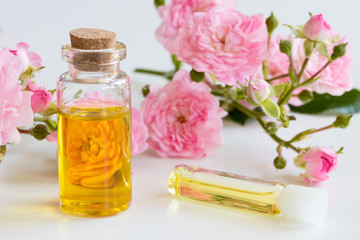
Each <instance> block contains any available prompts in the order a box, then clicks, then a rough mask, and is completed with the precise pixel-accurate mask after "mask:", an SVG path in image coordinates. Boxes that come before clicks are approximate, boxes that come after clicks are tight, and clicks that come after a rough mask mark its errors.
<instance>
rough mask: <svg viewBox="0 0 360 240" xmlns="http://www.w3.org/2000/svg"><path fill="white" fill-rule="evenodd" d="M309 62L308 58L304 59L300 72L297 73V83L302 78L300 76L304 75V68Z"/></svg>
mask: <svg viewBox="0 0 360 240" xmlns="http://www.w3.org/2000/svg"><path fill="white" fill-rule="evenodd" d="M309 60H310V58H306V59H305V61H304V63H303V65H302V67H301V70H300V72H299V74H298V77H297V79H298V82H300V80H301V77H302V75H303V74H304V71H305V69H306V66H307V65H308V63H309Z"/></svg>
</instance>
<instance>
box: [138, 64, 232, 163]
mask: <svg viewBox="0 0 360 240" xmlns="http://www.w3.org/2000/svg"><path fill="white" fill-rule="evenodd" d="M141 110H142V112H143V117H144V122H145V124H146V125H147V126H148V129H149V139H148V143H149V146H150V147H151V148H153V149H154V150H155V151H156V152H157V153H158V154H159V155H160V156H161V157H184V158H202V157H205V156H207V155H209V154H210V153H211V152H213V151H214V150H215V149H216V148H217V147H219V146H220V145H222V143H223V138H222V136H221V127H222V117H224V116H225V115H226V112H225V111H224V110H223V109H222V108H220V107H219V100H218V99H217V98H216V97H214V96H213V95H212V94H211V93H210V88H209V87H208V86H207V85H206V84H205V83H196V82H192V81H191V79H190V75H189V72H187V71H185V70H179V71H178V72H177V73H176V74H175V76H174V78H173V80H172V81H171V82H169V83H168V84H166V85H165V86H164V87H163V88H160V87H158V86H156V85H151V86H150V93H149V94H148V96H147V97H146V98H145V100H144V101H143V102H142V104H141Z"/></svg>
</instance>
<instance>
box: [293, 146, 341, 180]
mask: <svg viewBox="0 0 360 240" xmlns="http://www.w3.org/2000/svg"><path fill="white" fill-rule="evenodd" d="M294 161H295V165H296V166H297V167H300V168H305V173H304V174H301V176H302V177H303V178H304V179H305V181H306V182H308V183H310V184H311V183H316V182H322V181H325V180H327V179H329V176H328V173H330V172H331V171H332V170H333V169H334V168H335V167H336V166H337V163H338V156H337V154H336V153H335V152H334V151H333V150H332V149H330V148H328V147H326V146H316V147H312V148H310V149H309V150H307V151H306V152H302V153H300V155H299V156H297V157H296V158H295V159H294Z"/></svg>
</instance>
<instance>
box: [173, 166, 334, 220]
mask: <svg viewBox="0 0 360 240" xmlns="http://www.w3.org/2000/svg"><path fill="white" fill-rule="evenodd" d="M168 189H169V191H170V193H171V194H173V195H176V196H178V197H185V198H190V199H194V200H198V201H202V202H207V203H214V204H218V205H224V206H229V207H235V208H238V209H242V210H247V211H250V212H256V213H261V214H266V215H272V216H276V215H279V214H281V215H283V216H284V217H285V218H291V219H296V220H301V221H305V222H310V223H321V222H322V221H323V220H324V218H325V215H326V211H327V193H326V191H325V190H323V189H318V188H311V187H304V186H297V185H288V186H285V185H283V184H281V183H276V182H270V181H264V180H260V179H256V178H249V177H244V176H240V175H236V174H232V173H226V172H220V171H214V170H209V169H204V168H199V167H191V166H187V165H183V164H180V165H177V166H175V168H174V169H173V170H172V171H171V173H170V175H169V179H168Z"/></svg>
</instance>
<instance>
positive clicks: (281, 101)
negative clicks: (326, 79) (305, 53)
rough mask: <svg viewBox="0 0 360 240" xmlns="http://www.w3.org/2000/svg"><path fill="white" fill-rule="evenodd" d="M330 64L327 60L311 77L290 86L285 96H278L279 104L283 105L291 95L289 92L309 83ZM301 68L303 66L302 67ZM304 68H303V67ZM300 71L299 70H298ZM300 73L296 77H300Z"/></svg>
mask: <svg viewBox="0 0 360 240" xmlns="http://www.w3.org/2000/svg"><path fill="white" fill-rule="evenodd" d="M330 64H331V62H330V61H328V62H327V63H326V64H325V65H324V66H323V67H322V68H320V69H319V71H317V72H316V73H315V74H314V75H313V76H312V77H310V78H309V79H307V80H306V81H304V82H303V83H300V84H299V85H297V86H292V87H291V88H290V90H289V91H288V92H287V93H286V94H285V96H283V97H281V98H279V101H278V104H279V105H284V104H285V103H286V100H287V99H289V97H290V96H291V94H292V93H293V92H294V90H295V89H297V88H299V87H303V86H306V85H308V84H309V83H311V82H312V81H313V80H314V79H315V78H316V77H317V76H318V75H319V74H320V73H321V72H322V71H323V70H324V69H325V68H327V67H328V66H329V65H330ZM304 65H305V67H306V65H307V63H306V60H305V61H304V64H303V66H304ZM302 69H303V68H302ZM304 69H305V68H304ZM300 72H301V71H300ZM300 77H301V75H299V77H298V79H300Z"/></svg>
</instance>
